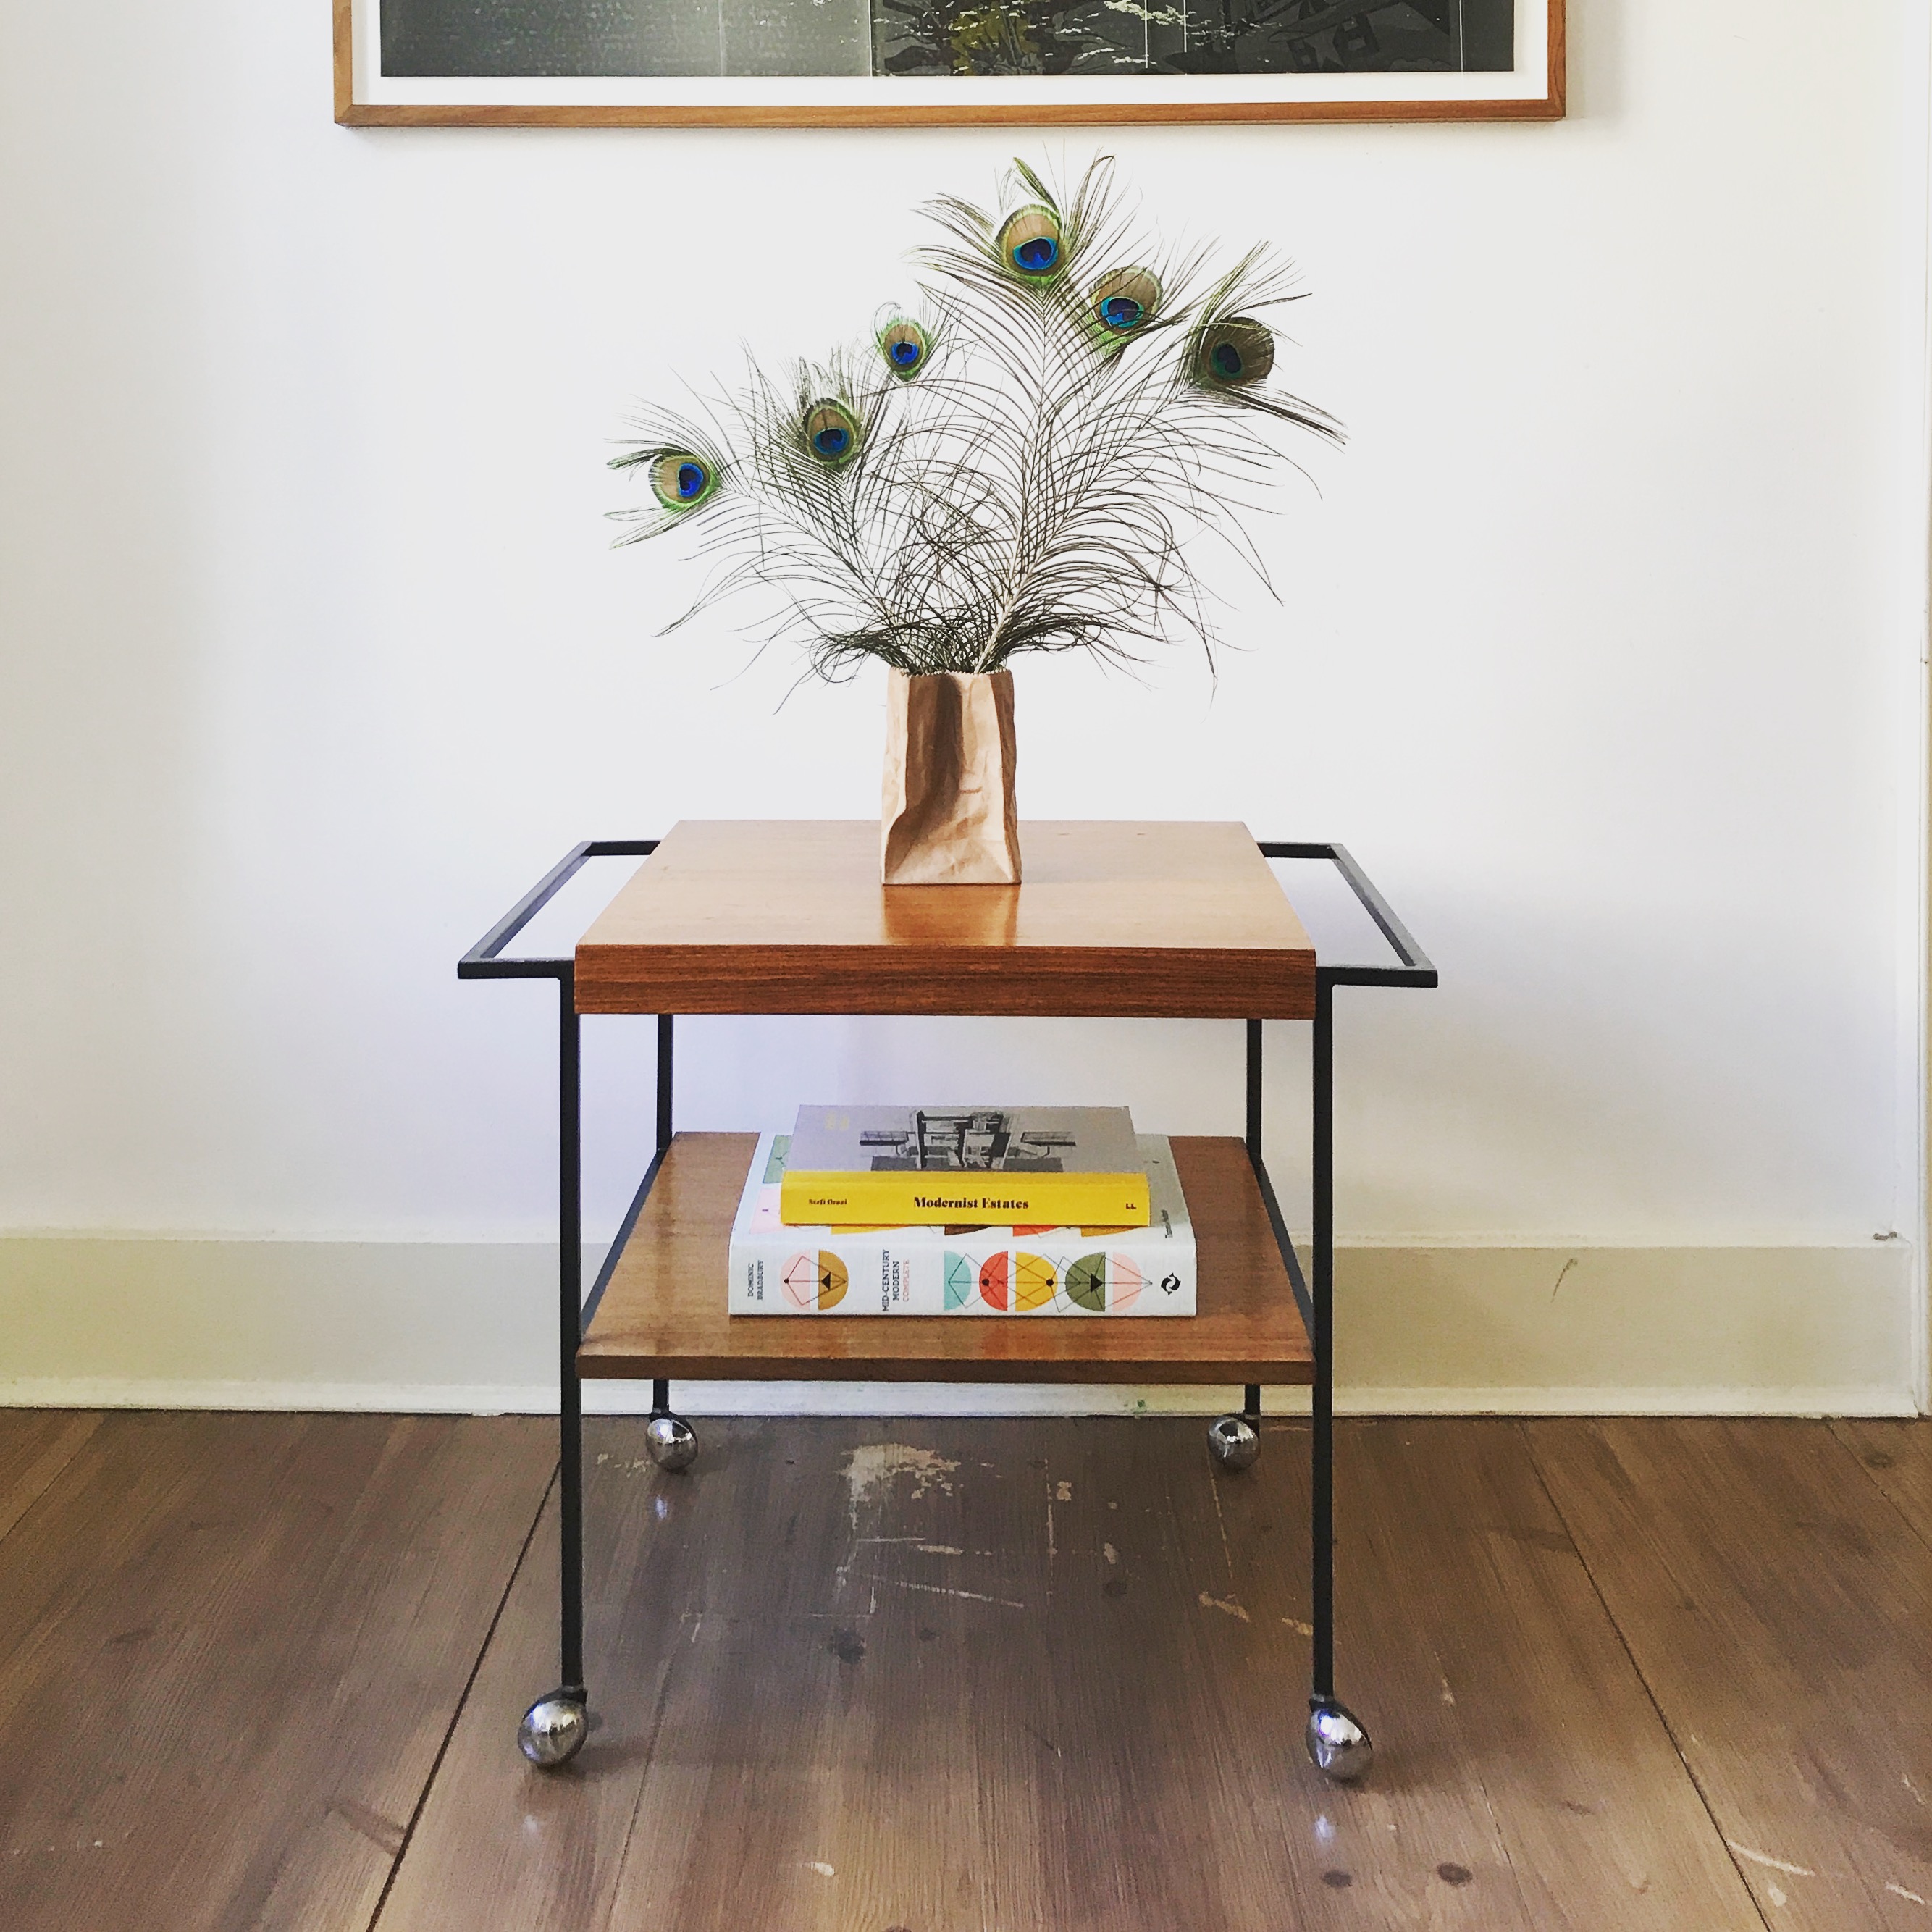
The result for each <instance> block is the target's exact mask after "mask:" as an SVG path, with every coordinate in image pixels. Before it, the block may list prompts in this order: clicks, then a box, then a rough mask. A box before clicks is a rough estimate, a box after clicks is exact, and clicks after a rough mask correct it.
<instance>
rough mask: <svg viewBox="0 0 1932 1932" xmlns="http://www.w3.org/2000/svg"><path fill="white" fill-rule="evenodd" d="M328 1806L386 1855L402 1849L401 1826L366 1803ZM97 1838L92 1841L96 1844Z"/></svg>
mask: <svg viewBox="0 0 1932 1932" xmlns="http://www.w3.org/2000/svg"><path fill="white" fill-rule="evenodd" d="M329 1810H330V1811H333V1812H334V1813H335V1815H336V1816H337V1817H338V1818H340V1819H341V1820H342V1822H343V1823H344V1824H345V1825H347V1826H348V1827H349V1829H350V1830H351V1831H352V1832H359V1833H360V1834H361V1835H362V1836H363V1837H364V1838H367V1839H368V1841H369V1842H370V1843H371V1844H372V1845H374V1846H375V1847H376V1849H377V1850H378V1851H379V1852H382V1853H383V1855H385V1856H386V1857H389V1858H395V1857H396V1856H397V1855H398V1854H399V1853H400V1852H401V1850H402V1849H403V1839H404V1836H405V1835H406V1834H405V1833H404V1829H403V1827H402V1826H400V1825H398V1824H397V1823H395V1821H394V1820H392V1819H388V1818H385V1817H383V1814H381V1813H380V1811H371V1810H370V1808H368V1805H359V1804H357V1803H356V1801H355V1799H353V1798H332V1799H330V1800H329ZM100 1842H101V1841H100V1840H99V1839H98V1838H97V1839H96V1840H95V1843H96V1844H98V1843H100Z"/></svg>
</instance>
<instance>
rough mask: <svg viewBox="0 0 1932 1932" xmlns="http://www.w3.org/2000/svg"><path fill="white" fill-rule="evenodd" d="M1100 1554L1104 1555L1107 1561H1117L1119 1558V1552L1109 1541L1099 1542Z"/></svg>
mask: <svg viewBox="0 0 1932 1932" xmlns="http://www.w3.org/2000/svg"><path fill="white" fill-rule="evenodd" d="M1100 1554H1101V1555H1102V1556H1104V1557H1105V1558H1106V1559H1107V1561H1108V1562H1109V1563H1118V1562H1120V1560H1121V1553H1120V1552H1119V1551H1118V1550H1116V1549H1115V1547H1114V1546H1113V1545H1112V1544H1111V1543H1103V1544H1101V1546H1100Z"/></svg>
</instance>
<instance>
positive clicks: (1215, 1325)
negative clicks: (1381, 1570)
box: [577, 888, 1315, 1385]
mask: <svg viewBox="0 0 1932 1932" xmlns="http://www.w3.org/2000/svg"><path fill="white" fill-rule="evenodd" d="M947 889H950V888H947ZM1172 1145H1173V1148H1174V1160H1175V1167H1176V1168H1177V1169H1178V1171H1179V1173H1180V1175H1181V1187H1182V1189H1183V1190H1184V1192H1185V1193H1186V1195H1187V1211H1188V1214H1189V1217H1190V1219H1191V1220H1192V1221H1193V1223H1194V1237H1195V1242H1196V1258H1197V1269H1198V1279H1199V1291H1198V1300H1199V1311H1200V1312H1199V1313H1198V1314H1196V1315H1193V1316H1093V1317H1091V1318H1083V1317H1079V1316H1064V1315H1055V1316H1033V1317H1027V1316H908V1315H874V1316H838V1315H800V1316H783V1315H735V1316H734V1315H729V1314H727V1313H725V1292H726V1283H727V1277H728V1276H729V1274H730V1241H731V1219H732V1217H733V1214H735V1213H736V1209H737V1206H738V1202H739V1196H741V1195H742V1193H743V1192H744V1187H745V1176H746V1175H747V1174H748V1172H749V1171H750V1168H751V1157H752V1154H754V1151H756V1149H757V1136H756V1135H755V1134H679V1135H678V1136H677V1137H676V1139H674V1140H673V1142H672V1143H671V1145H670V1150H669V1151H668V1152H667V1154H665V1156H664V1165H663V1166H662V1167H661V1169H659V1171H658V1178H657V1181H656V1183H655V1185H654V1186H653V1187H652V1190H651V1192H650V1196H649V1199H647V1200H646V1202H645V1203H644V1208H643V1213H642V1214H640V1215H639V1217H638V1218H637V1226H636V1227H635V1228H634V1229H633V1230H632V1231H631V1238H630V1239H629V1241H628V1242H627V1243H626V1244H625V1247H624V1250H623V1252H622V1254H621V1255H620V1256H619V1257H618V1260H617V1265H616V1268H615V1269H614V1270H613V1272H612V1274H611V1276H610V1281H609V1283H608V1284H607V1286H606V1287H605V1289H604V1297H603V1299H602V1301H601V1302H599V1303H598V1307H597V1309H596V1312H595V1314H594V1315H593V1316H592V1319H591V1322H590V1327H589V1333H588V1334H586V1336H585V1337H584V1340H583V1346H582V1347H581V1348H580V1349H579V1350H578V1351H577V1372H578V1373H579V1374H580V1375H583V1376H602V1377H612V1378H616V1379H622V1380H640V1379H649V1378H650V1377H653V1376H671V1377H676V1378H682V1377H690V1376H702V1377H704V1378H706V1379H748V1380H758V1379H780V1380H782V1379H787V1378H799V1379H806V1380H811V1381H852V1382H1196V1383H1199V1382H1211V1383H1226V1384H1230V1385H1232V1384H1237V1383H1247V1382H1311V1381H1313V1379H1314V1373H1315V1371H1314V1355H1313V1351H1312V1350H1311V1349H1310V1346H1309V1342H1308V1334H1307V1330H1306V1329H1305V1328H1304V1327H1303V1325H1302V1321H1301V1310H1299V1309H1298V1307H1296V1305H1295V1294H1294V1290H1293V1289H1292V1286H1290V1284H1289V1278H1288V1271H1287V1269H1286V1268H1285V1267H1284V1266H1283V1263H1282V1259H1281V1253H1280V1250H1279V1249H1278V1248H1277V1247H1276V1246H1275V1241H1274V1232H1273V1231H1272V1229H1271V1227H1270V1226H1269V1223H1268V1210H1267V1208H1266V1207H1265V1205H1263V1202H1262V1196H1261V1190H1260V1188H1259V1186H1257V1184H1256V1181H1255V1175H1254V1169H1253V1168H1252V1167H1251V1166H1250V1165H1249V1164H1248V1156H1247V1149H1246V1148H1244V1146H1243V1145H1242V1144H1241V1142H1239V1141H1238V1140H1232V1139H1184V1138H1177V1139H1175V1140H1174V1142H1172Z"/></svg>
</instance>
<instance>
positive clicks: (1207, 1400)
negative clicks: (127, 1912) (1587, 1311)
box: [0, 1379, 1917, 1416]
mask: <svg viewBox="0 0 1932 1932" xmlns="http://www.w3.org/2000/svg"><path fill="white" fill-rule="evenodd" d="M676 1401H677V1406H678V1409H679V1412H680V1413H682V1414H683V1415H692V1416H709V1415H877V1416H944V1415H980V1416H1000V1415H1148V1416H1153V1415H1169V1416H1172V1415H1202V1416H1207V1415H1221V1414H1223V1413H1224V1412H1226V1410H1227V1409H1229V1406H1230V1404H1231V1401H1232V1391H1231V1390H1228V1389H1198V1388H1172V1387H1167V1388H1154V1387H1150V1388H1130V1387H1115V1388H1065V1387H1063V1388H1032V1387H1028V1386H1027V1385H1023V1384H1004V1383H1002V1384H993V1383H976V1384H972V1385H966V1384H962V1383H958V1382H954V1383H950V1384H949V1383H928V1382H916V1383H915V1382H680V1383H679V1385H678V1386H677V1395H676ZM583 1406H584V1412H585V1414H586V1415H639V1416H640V1415H644V1414H646V1412H647V1411H648V1410H649V1406H650V1391H649V1387H648V1385H646V1384H644V1383H642V1382H592V1383H589V1384H587V1385H586V1388H585V1390H584V1405H583ZM1262 1407H1263V1409H1265V1411H1266V1412H1267V1413H1268V1414H1269V1415H1281V1416H1294V1415H1307V1413H1308V1391H1307V1390H1306V1389H1270V1390H1268V1391H1267V1392H1266V1394H1265V1397H1264V1399H1263V1401H1262ZM1335 1408H1336V1412H1337V1414H1338V1415H1785V1416H1820V1415H1857V1416H1885V1415H1891V1416H1906V1415H1915V1414H1916V1413H1917V1411H1916V1410H1915V1408H1914V1407H1913V1406H1912V1401H1911V1399H1910V1397H1909V1396H1906V1395H1904V1394H1901V1393H1900V1391H1897V1389H1890V1388H1865V1389H1847V1388H1787V1389H1771V1388H1760V1389H1737V1388H1648V1389H1634V1388H1414V1389H1404V1388H1367V1389H1341V1390H1338V1391H1337V1394H1336V1398H1335ZM0 1409H263V1410H287V1411H300V1412H310V1413H313V1412H318V1411H334V1412H343V1413H353V1414H359V1415H555V1414H556V1385H555V1384H554V1383H553V1384H551V1385H550V1387H548V1388H543V1387H541V1386H539V1385H535V1384H530V1385H505V1386H501V1387H487V1386H472V1387H465V1386H463V1385H460V1384H456V1383H451V1382H158V1381H153V1380H149V1381H145V1382H139V1381H126V1380H110V1379H92V1380H89V1379H77V1380H74V1381H67V1382H63V1381H58V1380H52V1381H34V1380H23V1381H18V1382H0Z"/></svg>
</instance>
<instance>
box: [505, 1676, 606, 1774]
mask: <svg viewBox="0 0 1932 1932" xmlns="http://www.w3.org/2000/svg"><path fill="white" fill-rule="evenodd" d="M589 1735H590V1707H589V1705H588V1704H586V1703H585V1702H584V1698H583V1692H582V1691H569V1690H565V1691H547V1692H546V1693H545V1694H544V1696H542V1697H539V1698H538V1700H537V1701H536V1702H535V1703H534V1704H532V1706H530V1708H529V1709H528V1710H527V1711H526V1712H524V1713H523V1722H522V1723H521V1724H519V1725H518V1726H517V1749H518V1750H519V1751H521V1752H522V1753H523V1755H524V1757H526V1758H528V1759H529V1761H530V1762H531V1763H532V1764H533V1765H535V1766H536V1767H537V1769H538V1770H539V1771H555V1770H556V1769H557V1767H558V1766H559V1765H565V1764H568V1763H569V1762H570V1760H571V1759H572V1758H574V1757H575V1756H576V1755H577V1753H578V1752H579V1751H581V1750H582V1749H583V1740H584V1739H586V1738H587V1737H588V1736H589Z"/></svg>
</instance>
